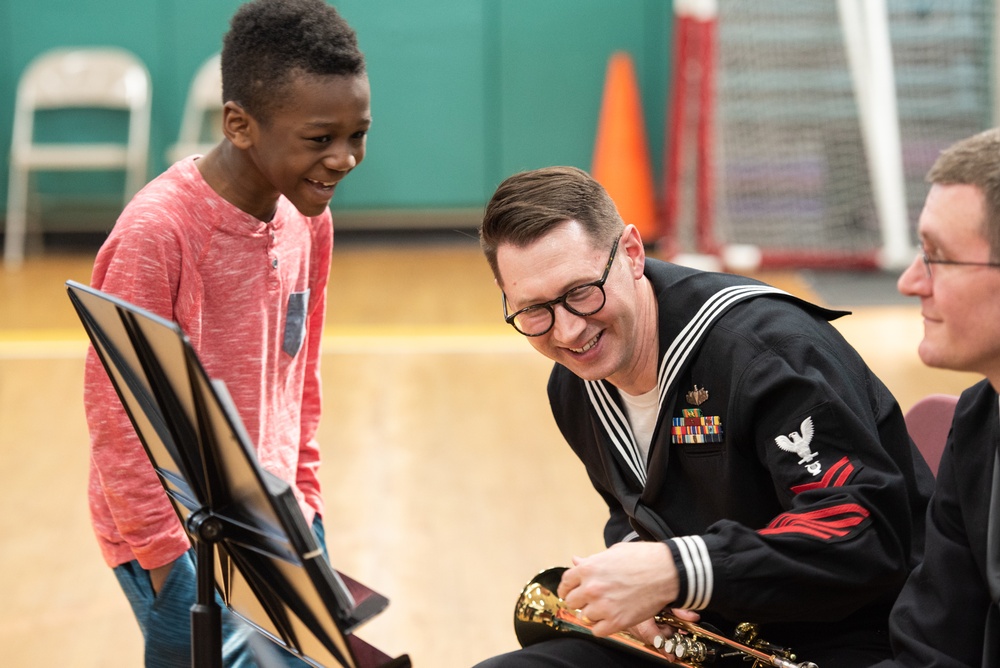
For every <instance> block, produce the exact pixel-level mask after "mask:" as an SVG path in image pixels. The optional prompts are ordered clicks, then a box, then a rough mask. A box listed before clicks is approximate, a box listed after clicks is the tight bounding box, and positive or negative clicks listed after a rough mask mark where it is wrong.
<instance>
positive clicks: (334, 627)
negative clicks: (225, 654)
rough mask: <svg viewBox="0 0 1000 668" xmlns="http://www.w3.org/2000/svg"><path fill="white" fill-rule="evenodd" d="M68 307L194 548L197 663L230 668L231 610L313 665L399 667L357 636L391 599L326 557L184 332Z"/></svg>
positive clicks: (140, 316)
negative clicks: (227, 628)
mask: <svg viewBox="0 0 1000 668" xmlns="http://www.w3.org/2000/svg"><path fill="white" fill-rule="evenodd" d="M66 286H67V290H68V292H69V297H70V300H71V301H72V302H73V306H74V308H75V309H76V311H77V314H78V315H79V316H80V320H81V322H82V323H83V326H84V328H85V329H86V330H87V334H88V335H89V336H90V340H91V342H92V343H93V345H94V348H95V349H96V351H97V353H98V356H99V357H100V359H101V361H102V363H103V364H104V368H105V370H106V371H107V373H108V376H109V377H110V378H111V381H112V384H113V385H114V387H115V389H116V391H117V392H118V396H119V398H120V399H121V402H122V405H123V406H124V407H125V410H126V412H127V413H128V416H129V418H130V419H131V421H132V425H133V426H134V427H135V430H136V433H137V434H138V436H139V440H140V441H141V442H142V445H143V447H144V448H145V449H146V454H147V455H148V456H149V460H150V462H151V463H152V465H153V469H154V470H155V471H156V474H157V476H158V477H159V479H160V482H161V483H162V485H163V488H164V490H165V491H166V493H167V496H168V498H169V499H170V502H171V503H172V504H173V507H174V510H175V511H176V512H177V515H178V517H179V518H180V520H181V524H182V525H183V526H184V528H185V530H186V531H187V534H188V536H189V538H190V539H191V543H192V544H193V545H194V546H195V550H196V554H197V567H198V576H197V577H198V599H197V601H196V603H195V605H193V606H192V608H191V634H192V643H191V645H192V662H193V665H194V666H196V668H216V667H218V668H221V666H222V642H221V626H220V608H219V606H218V604H217V602H216V596H215V595H216V592H218V594H219V595H220V596H221V598H222V600H223V602H224V603H225V605H226V607H227V608H229V609H230V610H232V611H233V612H234V613H235V614H236V615H238V616H239V617H241V618H242V619H244V620H245V621H246V622H248V623H249V624H251V625H252V626H253V627H255V628H256V629H257V630H258V631H260V632H261V633H262V634H264V635H265V636H266V637H268V638H270V640H271V641H273V642H274V643H275V644H277V645H279V646H280V647H282V648H284V649H285V650H287V651H289V652H291V653H293V654H295V655H296V656H298V657H299V658H301V659H302V660H303V661H305V662H306V663H308V664H310V665H313V666H318V667H323V666H343V667H344V668H376V667H377V668H390V667H391V668H402V667H405V666H409V665H410V660H409V657H408V656H406V655H403V656H401V657H398V658H396V659H392V658H390V657H389V656H388V655H386V654H384V653H382V652H381V651H380V650H378V649H375V648H374V647H372V646H371V645H369V644H367V643H366V642H364V641H363V640H361V639H360V638H358V637H357V636H355V635H353V633H352V632H353V631H354V630H355V629H356V628H358V627H359V626H360V625H361V624H363V623H364V622H366V621H368V620H369V619H371V618H372V617H374V616H375V615H376V614H378V613H379V612H381V611H382V610H383V609H384V608H385V607H386V605H388V600H387V599H386V598H385V597H383V596H381V595H380V594H377V593H376V592H374V591H372V590H371V589H368V588H367V587H365V586H364V585H361V584H359V583H357V582H355V581H354V580H352V579H350V578H349V577H347V576H346V575H343V574H341V573H338V572H337V571H335V570H334V569H333V568H331V567H330V565H329V564H328V563H327V561H326V560H325V559H324V558H323V553H322V549H321V547H320V545H319V543H318V541H317V540H316V537H315V535H314V534H313V532H312V530H311V529H310V528H309V526H308V525H307V524H306V521H305V517H304V516H303V515H302V512H301V510H300V509H299V506H298V502H297V501H296V499H295V496H294V495H293V493H292V490H291V487H290V486H289V485H288V483H286V482H284V481H283V480H281V479H279V478H277V477H276V476H274V475H272V474H270V473H269V472H267V471H265V470H264V469H262V468H261V467H260V465H259V464H258V462H257V458H256V455H255V454H254V447H253V444H252V443H251V442H250V439H249V436H248V435H247V433H246V431H245V429H244V427H243V423H242V422H241V420H240V418H239V415H238V414H237V412H236V409H235V407H234V406H233V404H232V401H231V399H230V397H229V394H228V392H227V391H226V388H225V385H224V384H223V383H222V382H221V381H219V380H213V379H211V378H209V376H208V374H207V373H206V372H205V369H204V367H203V366H202V364H201V362H200V360H199V359H198V356H197V355H196V354H195V351H194V349H193V348H192V346H191V343H190V341H189V340H188V338H187V336H186V335H185V334H184V332H182V331H181V329H180V327H179V326H178V325H177V324H176V323H173V322H170V321H168V320H165V319H163V318H160V317H158V316H156V315H154V314H152V313H149V312H147V311H145V310H143V309H140V308H138V307H136V306H134V305H132V304H129V303H127V302H125V301H122V300H120V299H117V298H115V297H112V296H110V295H107V294H105V293H103V292H100V291H99V290H95V289H93V288H90V287H88V286H85V285H82V284H79V283H76V282H74V281H67V283H66Z"/></svg>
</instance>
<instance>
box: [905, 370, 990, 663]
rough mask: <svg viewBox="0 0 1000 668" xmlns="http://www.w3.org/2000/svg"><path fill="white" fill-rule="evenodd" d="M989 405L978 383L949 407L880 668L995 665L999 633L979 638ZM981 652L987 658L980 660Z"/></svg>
mask: <svg viewBox="0 0 1000 668" xmlns="http://www.w3.org/2000/svg"><path fill="white" fill-rule="evenodd" d="M997 402H998V399H997V393H996V391H995V390H994V389H993V387H992V386H991V385H990V384H989V382H988V381H986V380H984V381H982V382H980V383H978V384H976V385H973V386H972V387H970V388H969V389H967V390H966V391H965V392H963V393H962V396H961V398H960V399H959V401H958V405H957V406H956V407H955V418H954V420H953V422H952V428H951V433H950V434H949V435H948V442H947V444H946V446H945V450H944V453H943V454H942V456H941V465H940V467H939V469H938V477H937V488H936V489H935V491H934V496H933V497H932V498H931V504H930V508H929V510H928V514H927V543H926V547H925V548H924V561H923V563H921V565H920V566H918V567H917V569H916V570H915V571H914V572H913V574H912V575H911V576H910V580H909V581H908V582H907V583H906V587H904V588H903V593H902V594H900V596H899V601H898V602H897V603H896V607H895V608H893V611H892V616H891V618H890V625H891V628H892V645H893V649H894V650H895V652H896V662H895V663H893V664H886V665H898V666H907V667H913V668H916V667H918V666H919V667H920V668H945V667H946V666H947V667H949V668H955V667H958V666H970V667H972V668H979V667H980V666H984V667H987V666H989V667H992V666H997V665H1000V661H998V660H997V658H996V652H997V650H998V647H1000V634H998V632H997V629H996V628H994V629H993V630H992V632H987V627H988V624H987V616H988V615H989V614H990V609H991V606H992V605H993V602H992V601H991V599H990V595H989V587H988V583H987V560H986V554H987V547H986V546H987V539H986V538H987V532H988V529H989V520H990V517H989V516H990V503H991V496H992V494H991V493H992V486H993V460H994V457H996V454H997V444H998V440H1000V415H998V403H997ZM996 521H997V518H994V519H993V522H994V523H995V522H996ZM993 567H994V568H997V567H1000V564H994V566H993ZM993 614H994V615H996V614H997V613H996V609H995V608H994V611H993ZM987 635H989V637H987ZM986 646H990V648H991V650H990V651H991V653H992V654H993V656H992V658H987V657H985V656H984V647H986Z"/></svg>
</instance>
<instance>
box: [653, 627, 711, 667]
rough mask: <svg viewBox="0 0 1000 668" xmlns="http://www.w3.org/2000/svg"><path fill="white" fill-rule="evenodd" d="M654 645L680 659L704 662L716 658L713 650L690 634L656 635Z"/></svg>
mask: <svg viewBox="0 0 1000 668" xmlns="http://www.w3.org/2000/svg"><path fill="white" fill-rule="evenodd" d="M653 647H655V648H656V649H658V650H660V651H661V652H663V653H664V654H667V655H673V656H675V657H677V658H678V659H687V660H689V661H694V662H698V663H700V662H702V661H707V660H711V659H713V658H714V653H713V650H711V649H710V648H709V647H708V645H706V644H705V643H703V642H702V641H700V640H696V639H694V638H691V637H690V636H685V635H681V634H680V633H675V634H673V635H672V636H670V637H666V638H665V637H663V636H656V638H654V639H653Z"/></svg>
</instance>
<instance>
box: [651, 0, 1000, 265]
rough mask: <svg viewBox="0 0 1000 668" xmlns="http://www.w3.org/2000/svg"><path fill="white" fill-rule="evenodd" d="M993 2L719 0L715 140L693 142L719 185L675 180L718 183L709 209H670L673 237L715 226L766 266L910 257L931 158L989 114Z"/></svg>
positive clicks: (726, 240)
mask: <svg viewBox="0 0 1000 668" xmlns="http://www.w3.org/2000/svg"><path fill="white" fill-rule="evenodd" d="M993 4H994V3H993V2H992V1H990V0H840V1H839V2H834V1H824V2H814V1H803V0H766V1H748V0H718V2H717V3H716V4H715V9H716V11H717V17H716V19H715V20H716V21H717V25H716V26H715V30H716V31H717V32H716V37H715V39H714V43H715V53H714V54H712V55H711V56H708V58H709V61H707V62H706V64H711V66H713V67H714V72H715V74H714V82H713V81H712V77H709V79H708V82H709V83H710V84H711V85H713V88H714V91H713V93H714V101H713V103H712V106H713V107H714V108H713V109H710V110H705V109H701V110H699V113H703V112H705V111H708V112H709V113H712V114H714V119H715V121H714V128H713V130H712V133H711V136H710V137H706V136H702V138H701V143H705V142H706V141H711V142H712V143H713V144H714V145H713V146H710V147H701V148H699V149H697V150H696V151H695V152H696V153H697V154H698V155H701V156H702V157H703V158H704V159H708V160H711V162H712V163H713V164H712V168H711V170H710V172H711V174H712V175H713V178H714V183H711V184H705V183H697V184H694V185H693V186H692V185H691V183H692V181H694V180H695V179H694V177H690V176H688V177H686V178H684V179H678V180H675V183H674V187H685V183H687V184H688V186H687V187H693V188H694V189H696V190H698V189H708V190H710V191H714V198H713V201H714V205H713V206H714V212H713V214H712V215H711V216H709V217H706V216H694V218H697V220H689V221H688V222H687V224H685V223H684V222H683V220H681V221H679V222H677V223H676V224H675V225H674V230H673V233H674V234H675V235H676V236H677V237H678V238H677V240H676V243H677V245H680V246H684V245H688V246H690V245H692V244H696V243H697V241H696V240H695V237H698V238H702V239H704V238H705V237H706V236H709V237H714V239H716V241H717V249H716V250H717V252H719V253H720V254H721V255H722V256H723V257H725V250H726V248H742V249H747V248H752V249H756V250H758V251H759V254H758V256H757V258H758V260H759V262H760V264H761V265H763V266H772V267H773V266H800V267H804V266H814V267H815V266H828V267H837V266H859V265H864V266H872V267H883V268H895V267H898V266H900V263H901V262H902V263H903V264H905V263H906V262H909V261H910V259H912V253H913V250H914V248H915V243H916V242H915V232H914V230H915V228H916V221H917V218H918V216H919V212H920V209H921V206H922V203H923V199H924V197H925V195H926V193H927V187H928V186H927V184H926V183H925V182H924V175H925V174H926V172H927V170H928V169H929V167H930V166H931V163H933V161H934V159H935V158H936V156H937V154H938V152H939V151H940V150H941V149H943V148H945V147H946V146H948V145H949V144H951V143H952V142H954V141H956V140H957V139H960V138H962V137H965V136H968V135H970V134H972V133H974V132H977V131H979V130H982V129H985V128H987V127H989V126H990V125H991V124H992V123H993V118H994V106H995V105H994V99H993V89H994V86H993V85H992V82H993V78H994V76H995V75H994V68H993V66H992V62H993V59H994V57H993V43H994V6H993ZM701 53H703V54H704V53H705V51H704V49H703V50H702V52H701ZM700 58H702V59H704V58H706V56H700ZM695 60H697V58H696V59H695ZM713 60H714V63H712V62H711V61H713ZM678 62H681V60H680V59H678ZM685 66H686V68H687V69H688V70H689V71H690V70H691V68H692V59H691V58H690V57H689V58H688V61H687V63H686V65H685ZM695 72H698V70H697V69H695ZM702 77H704V73H702ZM675 80H676V77H675ZM701 99H702V100H705V99H707V98H706V97H705V96H702V98H701ZM689 103H690V102H689ZM695 115H696V114H688V117H689V118H692V117H694V116H695ZM674 132H675V133H686V134H688V135H690V134H691V133H692V130H691V129H690V128H684V127H676V128H674ZM668 134H671V133H668ZM679 139H680V135H678V137H673V138H671V137H668V143H669V142H670V141H676V140H679ZM690 162H691V161H689V162H688V164H689V165H690ZM689 169H691V168H690V167H689ZM667 187H668V188H670V187H671V186H670V183H669V182H668V185H667ZM667 197H668V200H669V197H670V194H669V193H668V195H667ZM674 197H675V198H678V199H679V198H680V197H679V196H678V195H676V194H675V195H674ZM706 227H707V228H708V230H706ZM685 235H686V236H687V238H685Z"/></svg>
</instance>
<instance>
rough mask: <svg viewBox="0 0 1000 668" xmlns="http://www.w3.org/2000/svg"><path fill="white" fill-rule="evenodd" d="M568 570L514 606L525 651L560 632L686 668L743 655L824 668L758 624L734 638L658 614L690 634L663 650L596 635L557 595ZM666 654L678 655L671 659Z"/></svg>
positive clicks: (532, 585)
mask: <svg viewBox="0 0 1000 668" xmlns="http://www.w3.org/2000/svg"><path fill="white" fill-rule="evenodd" d="M565 570H566V569H565V568H561V567H559V568H550V569H548V570H545V571H542V572H541V573H539V574H538V575H537V576H535V578H534V579H532V580H531V582H529V583H528V584H527V585H525V587H524V589H523V590H522V591H521V595H520V596H519V597H518V599H517V605H516V606H514V633H515V635H516V636H517V640H518V642H520V643H521V646H522V647H527V646H528V645H533V644H534V643H537V642H541V641H542V640H546V639H548V638H552V637H556V636H557V635H558V634H559V633H569V634H574V635H580V636H584V637H587V638H590V639H592V640H594V641H597V642H603V643H607V644H611V645H613V646H615V647H617V648H619V649H622V650H624V651H626V652H629V653H632V654H636V655H639V656H645V657H650V658H656V659H660V660H661V661H663V662H664V663H670V664H672V665H674V666H681V667H682V668H702V667H703V666H705V665H707V664H711V663H714V662H715V661H717V660H719V659H722V658H726V657H731V656H737V657H741V658H743V659H745V660H747V661H751V660H752V661H753V668H761V667H763V666H772V667H773V668H818V666H817V665H816V664H815V663H812V662H810V661H804V662H801V663H799V662H797V659H796V657H795V654H793V653H792V652H791V651H789V650H787V649H784V648H781V647H775V646H774V645H771V644H770V643H767V642H765V641H763V640H761V639H760V638H758V637H757V627H756V625H754V624H749V623H743V624H740V625H739V626H737V627H736V631H735V632H734V634H733V635H734V636H735V638H734V639H730V638H728V637H726V636H724V635H722V634H721V633H717V632H715V631H712V630H710V629H706V628H703V627H702V626H699V625H697V624H693V623H691V622H687V621H684V620H682V619H678V618H676V617H673V616H672V615H667V614H661V615H657V617H656V621H657V622H658V623H661V624H668V625H670V626H673V627H674V628H676V629H680V630H681V631H683V632H684V633H675V634H674V635H673V636H671V637H670V638H666V639H665V640H664V641H663V643H662V644H659V645H658V646H657V647H651V646H650V645H647V644H646V643H644V642H643V641H642V639H640V638H637V637H636V636H634V635H632V634H631V633H629V632H627V631H620V632H618V633H615V634H613V635H611V636H608V637H606V638H599V637H597V636H595V635H594V634H593V623H592V622H590V621H589V620H587V619H585V618H584V617H583V616H582V615H581V614H580V612H579V611H578V610H573V609H571V608H569V607H567V606H566V603H565V602H564V601H563V600H562V599H561V598H559V595H558V594H556V591H557V590H558V588H559V580H560V579H561V578H562V574H563V572H564V571H565ZM664 652H666V653H668V654H671V655H673V658H672V659H668V658H667V657H666V656H665V655H664Z"/></svg>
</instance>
